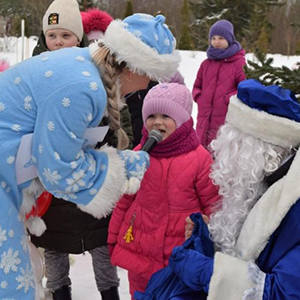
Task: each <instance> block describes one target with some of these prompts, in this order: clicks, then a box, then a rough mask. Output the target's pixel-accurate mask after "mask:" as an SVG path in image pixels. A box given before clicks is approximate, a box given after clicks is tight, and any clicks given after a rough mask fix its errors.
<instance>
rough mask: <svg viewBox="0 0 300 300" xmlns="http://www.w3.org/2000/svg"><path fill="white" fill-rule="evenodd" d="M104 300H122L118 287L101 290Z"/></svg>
mask: <svg viewBox="0 0 300 300" xmlns="http://www.w3.org/2000/svg"><path fill="white" fill-rule="evenodd" d="M100 294H101V297H102V300H120V297H119V292H118V287H116V286H114V287H111V288H110V289H109V290H105V291H102V292H100Z"/></svg>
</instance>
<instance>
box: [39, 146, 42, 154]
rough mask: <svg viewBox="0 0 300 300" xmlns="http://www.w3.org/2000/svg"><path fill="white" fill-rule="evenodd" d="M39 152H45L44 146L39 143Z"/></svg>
mask: <svg viewBox="0 0 300 300" xmlns="http://www.w3.org/2000/svg"><path fill="white" fill-rule="evenodd" d="M39 153H40V154H42V153H43V146H42V145H39Z"/></svg>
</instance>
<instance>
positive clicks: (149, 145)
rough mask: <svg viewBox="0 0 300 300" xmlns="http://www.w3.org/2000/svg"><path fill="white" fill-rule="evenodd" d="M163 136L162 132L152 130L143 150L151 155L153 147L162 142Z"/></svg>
mask: <svg viewBox="0 0 300 300" xmlns="http://www.w3.org/2000/svg"><path fill="white" fill-rule="evenodd" d="M161 140H162V135H161V133H160V131H158V130H151V131H150V132H149V135H148V139H147V141H146V143H145V144H144V146H143V147H142V149H141V150H143V151H146V152H147V153H150V151H151V150H152V149H153V147H154V146H155V145H156V144H157V143H159V142H161Z"/></svg>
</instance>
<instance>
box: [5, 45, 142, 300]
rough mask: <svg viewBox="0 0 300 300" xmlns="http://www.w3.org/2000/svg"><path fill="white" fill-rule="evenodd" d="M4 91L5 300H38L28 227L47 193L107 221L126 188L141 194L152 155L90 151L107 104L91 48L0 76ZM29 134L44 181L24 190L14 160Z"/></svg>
mask: <svg viewBox="0 0 300 300" xmlns="http://www.w3.org/2000/svg"><path fill="white" fill-rule="evenodd" d="M0 90H1V94H0V145H1V146H0V149H1V159H0V170H1V174H0V207H1V209H0V298H1V299H10V300H12V299H17V300H20V299H24V300H25V299H28V300H29V299H30V300H32V299H34V274H33V271H32V266H31V263H30V258H29V253H28V245H27V235H26V231H25V229H24V224H23V221H24V216H25V215H26V213H28V212H29V211H30V210H31V208H32V205H34V204H35V201H36V198H37V196H39V195H40V193H41V192H42V190H43V188H45V189H46V190H48V191H49V192H50V193H52V194H54V195H55V196H57V197H59V198H62V199H65V200H67V201H72V202H74V203H76V204H77V205H78V207H79V208H80V209H82V210H84V211H86V212H88V213H90V214H92V215H93V216H95V217H98V218H101V217H103V216H106V215H108V214H109V213H110V212H111V211H112V208H113V206H114V204H115V202H116V201H117V200H118V198H119V197H120V196H121V195H122V194H123V193H124V192H125V191H126V188H129V189H130V188H132V189H137V188H138V187H137V186H138V185H139V181H140V180H141V179H142V177H143V174H144V172H145V170H146V168H147V166H148V155H147V154H146V153H145V152H138V153H137V154H136V153H135V152H133V151H117V150H115V149H114V148H110V147H106V146H105V147H103V148H101V149H100V150H98V151H97V150H94V149H91V148H84V143H85V140H84V138H83V135H84V133H85V131H86V129H87V128H90V127H97V126H98V124H99V123H100V121H101V119H102V116H103V113H104V111H105V107H106V102H107V100H106V92H105V89H104V87H103V84H102V81H101V79H100V74H99V71H98V69H97V67H96V66H95V64H94V63H93V62H92V58H91V54H90V50H89V49H88V48H66V49H62V50H59V51H53V52H46V53H43V54H41V55H39V56H36V57H33V58H30V59H28V60H26V61H24V62H22V63H20V64H18V65H16V66H14V67H13V68H11V69H9V70H7V71H6V72H4V73H2V74H1V75H0ZM29 133H34V135H33V144H32V159H31V160H32V163H34V164H35V166H36V168H37V171H38V175H39V179H33V180H29V181H27V182H25V183H22V184H20V185H19V186H18V185H17V180H16V170H15V160H16V154H17V151H18V147H19V144H20V141H21V138H22V136H23V135H25V134H29ZM132 191H133V190H132Z"/></svg>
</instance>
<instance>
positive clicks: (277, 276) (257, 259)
mask: <svg viewBox="0 0 300 300" xmlns="http://www.w3.org/2000/svg"><path fill="white" fill-rule="evenodd" d="M299 166H300V152H299V150H298V153H297V155H296V157H295V159H294V161H293V163H292V165H291V167H290V169H289V171H288V173H287V174H286V176H284V177H283V178H281V179H280V180H278V181H277V182H275V183H274V184H273V185H272V186H271V187H270V188H269V189H268V190H267V191H266V193H265V194H264V195H263V196H262V197H261V198H260V199H259V201H258V202H257V203H256V205H255V206H254V207H253V209H252V210H251V211H250V213H249V215H248V217H247V219H246V221H245V223H244V225H243V227H242V230H241V233H240V235H239V237H238V239H237V242H236V250H237V253H239V257H238V258H236V257H231V256H229V255H226V254H222V253H220V252H217V253H216V254H215V261H214V272H213V276H212V279H211V282H210V286H209V294H208V300H219V299H222V300H296V299H300V288H299V282H300V260H299V257H300V219H299V215H300V201H299V195H300V184H299V178H300V168H299Z"/></svg>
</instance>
